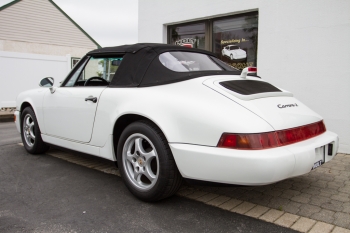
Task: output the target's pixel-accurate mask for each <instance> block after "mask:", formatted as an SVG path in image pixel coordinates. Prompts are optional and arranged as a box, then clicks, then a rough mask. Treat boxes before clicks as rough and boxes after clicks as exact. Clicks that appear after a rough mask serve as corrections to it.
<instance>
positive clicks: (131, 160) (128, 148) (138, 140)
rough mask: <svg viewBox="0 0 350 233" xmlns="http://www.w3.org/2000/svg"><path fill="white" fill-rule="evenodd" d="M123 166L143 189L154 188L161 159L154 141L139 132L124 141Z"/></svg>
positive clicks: (129, 177) (131, 178) (137, 185)
mask: <svg viewBox="0 0 350 233" xmlns="http://www.w3.org/2000/svg"><path fill="white" fill-rule="evenodd" d="M123 166H124V167H125V169H126V174H127V177H128V179H129V180H130V181H131V182H132V183H133V184H134V185H135V187H137V188H139V189H141V190H148V189H150V188H152V187H153V186H154V185H155V183H156V182H157V179H158V167H159V160H158V155H157V151H156V149H155V147H154V145H153V144H152V142H151V141H150V140H149V139H148V138H147V137H146V136H145V135H142V134H139V133H136V134H133V135H130V136H129V138H128V139H127V140H126V141H125V143H124V148H123Z"/></svg>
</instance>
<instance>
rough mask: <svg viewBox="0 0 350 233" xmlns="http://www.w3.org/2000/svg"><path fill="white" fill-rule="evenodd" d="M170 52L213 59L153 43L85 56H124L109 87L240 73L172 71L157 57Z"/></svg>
mask: <svg viewBox="0 0 350 233" xmlns="http://www.w3.org/2000/svg"><path fill="white" fill-rule="evenodd" d="M172 51H186V52H195V53H202V54H207V55H209V56H213V57H216V56H215V54H213V53H211V52H208V51H205V50H201V49H194V48H187V47H183V46H177V45H168V44H152V43H140V44H133V45H122V46H116V47H106V48H100V49H96V50H92V51H90V52H89V53H88V54H87V56H92V57H100V56H101V57H103V56H118V55H120V56H123V61H122V63H121V64H120V66H119V68H118V70H117V72H116V73H115V75H114V77H113V79H112V81H111V83H110V85H109V86H110V87H147V86H156V85H163V84H169V83H174V82H180V81H184V80H188V79H192V78H197V77H202V76H208V75H223V74H225V75H239V74H240V71H227V70H225V68H224V67H223V70H222V71H190V72H176V71H172V70H170V69H168V68H166V67H165V66H163V64H162V63H161V62H160V60H159V58H158V57H159V55H160V54H162V53H165V52H172ZM219 65H220V64H219ZM220 66H221V65H220Z"/></svg>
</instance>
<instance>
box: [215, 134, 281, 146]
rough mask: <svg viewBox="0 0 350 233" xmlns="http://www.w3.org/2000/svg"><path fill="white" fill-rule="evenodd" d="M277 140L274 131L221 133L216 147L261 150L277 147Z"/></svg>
mask: <svg viewBox="0 0 350 233" xmlns="http://www.w3.org/2000/svg"><path fill="white" fill-rule="evenodd" d="M277 146H278V142H277V139H276V133H275V132H269V133H258V134H229V133H224V134H222V136H221V138H220V141H219V143H218V147H226V148H234V149H243V150H261V149H268V148H273V147H277Z"/></svg>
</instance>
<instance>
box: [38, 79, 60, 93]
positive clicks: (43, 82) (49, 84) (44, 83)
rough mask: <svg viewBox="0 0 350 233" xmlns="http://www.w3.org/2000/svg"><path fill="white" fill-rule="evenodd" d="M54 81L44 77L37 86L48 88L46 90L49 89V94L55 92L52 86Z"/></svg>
mask: <svg viewBox="0 0 350 233" xmlns="http://www.w3.org/2000/svg"><path fill="white" fill-rule="evenodd" d="M54 81H55V80H54V79H53V78H52V77H46V78H43V79H42V80H41V81H40V83H39V86H40V87H48V88H50V91H51V93H54V92H55V90H56V88H55V87H54V86H53V84H54Z"/></svg>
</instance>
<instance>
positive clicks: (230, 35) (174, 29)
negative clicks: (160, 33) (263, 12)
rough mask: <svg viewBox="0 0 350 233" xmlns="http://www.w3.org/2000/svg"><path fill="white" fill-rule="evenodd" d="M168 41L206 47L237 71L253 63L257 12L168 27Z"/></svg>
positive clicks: (256, 45) (256, 32) (254, 64)
mask: <svg viewBox="0 0 350 233" xmlns="http://www.w3.org/2000/svg"><path fill="white" fill-rule="evenodd" d="M168 43H169V44H174V45H181V46H187V47H193V48H199V49H206V50H209V51H211V52H213V53H215V54H216V56H217V57H218V58H220V59H221V60H222V61H224V62H226V63H227V64H229V65H231V66H233V67H235V68H238V69H240V70H242V69H243V68H245V67H247V66H256V65H257V47H258V12H252V13H247V14H241V15H234V16H228V17H221V18H213V19H210V20H206V21H200V22H192V23H187V24H179V25H171V26H168Z"/></svg>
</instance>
